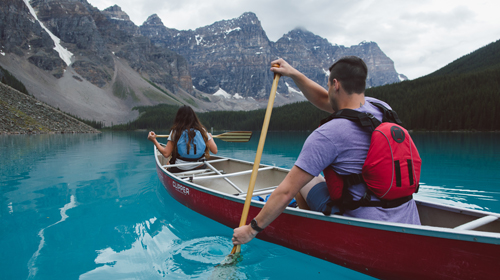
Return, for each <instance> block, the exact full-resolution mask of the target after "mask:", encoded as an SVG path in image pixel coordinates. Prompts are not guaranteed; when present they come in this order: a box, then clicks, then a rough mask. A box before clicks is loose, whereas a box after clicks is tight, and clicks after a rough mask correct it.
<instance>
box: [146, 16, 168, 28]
mask: <svg viewBox="0 0 500 280" xmlns="http://www.w3.org/2000/svg"><path fill="white" fill-rule="evenodd" d="M143 25H154V26H165V25H163V22H162V21H161V18H160V17H159V16H158V15H157V14H152V15H150V16H149V17H148V19H146V21H145V22H144V23H143Z"/></svg>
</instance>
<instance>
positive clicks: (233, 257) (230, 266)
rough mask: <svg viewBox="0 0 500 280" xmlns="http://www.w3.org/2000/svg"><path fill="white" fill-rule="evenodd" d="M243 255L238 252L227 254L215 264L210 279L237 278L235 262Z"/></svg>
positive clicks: (239, 260)
mask: <svg viewBox="0 0 500 280" xmlns="http://www.w3.org/2000/svg"><path fill="white" fill-rule="evenodd" d="M242 259H243V256H242V255H241V254H240V253H235V254H229V255H227V256H226V258H225V259H224V260H223V261H222V262H221V263H220V264H218V265H216V266H215V268H214V271H213V272H212V275H211V276H210V279H213V280H215V279H239V277H237V276H238V274H241V272H238V266H237V264H238V263H239V262H241V260H242Z"/></svg>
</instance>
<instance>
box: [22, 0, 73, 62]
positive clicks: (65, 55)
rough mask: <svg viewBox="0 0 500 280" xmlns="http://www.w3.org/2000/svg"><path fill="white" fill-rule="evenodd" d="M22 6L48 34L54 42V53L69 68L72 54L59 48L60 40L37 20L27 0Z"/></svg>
mask: <svg viewBox="0 0 500 280" xmlns="http://www.w3.org/2000/svg"><path fill="white" fill-rule="evenodd" d="M24 4H26V6H27V7H28V9H29V10H30V13H31V15H33V17H34V18H35V19H36V21H38V23H40V26H42V28H43V29H44V30H45V31H46V32H47V33H49V36H50V38H52V41H54V45H55V47H54V50H56V52H57V53H59V57H60V58H61V59H62V60H63V61H64V62H65V63H66V65H68V66H69V65H70V64H71V58H72V57H73V54H72V53H71V52H70V51H68V50H67V49H66V48H65V47H63V46H61V39H59V38H58V37H57V36H56V35H54V34H52V32H50V30H49V29H48V28H47V27H45V25H44V24H43V23H42V22H41V21H40V20H39V19H38V17H37V16H36V13H35V10H34V9H33V7H31V4H30V2H29V0H24Z"/></svg>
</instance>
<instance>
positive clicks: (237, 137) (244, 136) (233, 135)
mask: <svg viewBox="0 0 500 280" xmlns="http://www.w3.org/2000/svg"><path fill="white" fill-rule="evenodd" d="M168 136H169V135H156V137H158V138H166V137H168ZM212 137H213V138H217V139H220V140H222V141H226V142H248V141H249V140H250V138H252V132H251V131H230V132H225V133H222V134H219V135H212Z"/></svg>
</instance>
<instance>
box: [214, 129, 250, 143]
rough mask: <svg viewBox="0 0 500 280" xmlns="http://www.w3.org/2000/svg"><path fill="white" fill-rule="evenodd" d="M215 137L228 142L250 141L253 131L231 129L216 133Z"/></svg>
mask: <svg viewBox="0 0 500 280" xmlns="http://www.w3.org/2000/svg"><path fill="white" fill-rule="evenodd" d="M213 137H214V138H217V139H220V140H222V141H226V142H248V141H250V138H252V132H251V131H231V132H226V133H222V134H219V135H214V136H213Z"/></svg>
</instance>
